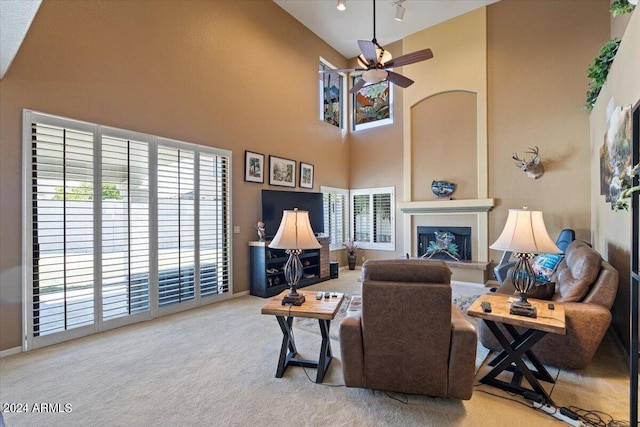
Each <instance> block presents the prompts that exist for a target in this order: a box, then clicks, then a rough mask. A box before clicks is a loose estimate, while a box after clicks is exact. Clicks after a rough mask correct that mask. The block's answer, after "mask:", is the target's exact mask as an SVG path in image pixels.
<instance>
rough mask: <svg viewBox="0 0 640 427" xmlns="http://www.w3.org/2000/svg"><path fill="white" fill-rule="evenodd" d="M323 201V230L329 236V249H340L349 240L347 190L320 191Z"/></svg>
mask: <svg viewBox="0 0 640 427" xmlns="http://www.w3.org/2000/svg"><path fill="white" fill-rule="evenodd" d="M321 191H322V193H323V201H324V229H325V232H327V233H328V234H329V245H330V246H329V247H330V249H341V248H342V243H343V242H346V241H347V240H349V225H348V224H349V217H348V215H347V212H348V204H347V200H348V194H349V192H348V191H347V190H341V189H325V188H323V189H321Z"/></svg>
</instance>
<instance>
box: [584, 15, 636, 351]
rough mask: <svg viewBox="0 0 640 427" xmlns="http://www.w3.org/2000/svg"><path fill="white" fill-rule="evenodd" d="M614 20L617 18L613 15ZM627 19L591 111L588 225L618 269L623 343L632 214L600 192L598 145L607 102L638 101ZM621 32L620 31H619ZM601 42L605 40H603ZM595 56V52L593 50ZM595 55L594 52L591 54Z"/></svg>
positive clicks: (618, 326) (631, 26)
mask: <svg viewBox="0 0 640 427" xmlns="http://www.w3.org/2000/svg"><path fill="white" fill-rule="evenodd" d="M616 19H617V18H616ZM621 19H624V20H626V21H628V26H627V27H626V31H624V38H623V39H622V43H621V44H620V48H619V49H618V53H617V54H616V58H615V61H614V62H613V65H612V66H611V69H610V71H609V75H608V77H607V81H606V83H605V85H604V87H603V88H602V91H601V92H600V95H599V96H598V101H597V102H596V105H595V107H594V108H593V111H592V112H591V117H590V118H591V153H592V155H591V182H592V183H593V184H592V185H591V227H592V229H593V245H594V247H595V248H596V249H597V250H598V251H599V252H600V253H602V255H603V257H604V258H605V259H608V260H609V262H610V263H611V264H612V265H613V266H614V267H615V268H616V269H617V270H618V272H619V274H620V287H619V289H618V296H617V298H616V302H615V304H614V313H613V315H614V319H613V328H614V330H615V331H616V333H617V335H618V337H620V339H621V340H622V342H623V343H625V345H627V346H628V342H629V271H630V270H629V268H630V260H629V258H630V253H631V236H630V230H631V217H630V213H629V212H626V211H618V212H614V211H612V210H611V204H610V203H606V202H605V199H604V196H602V195H600V186H599V182H600V162H599V161H600V158H599V153H600V147H601V146H602V144H603V142H604V134H605V132H606V131H607V129H608V127H609V125H608V117H607V104H609V102H610V101H611V100H612V101H613V102H612V103H613V105H614V106H627V105H636V104H637V103H639V102H640V79H638V76H639V75H640V14H639V13H638V12H637V10H636V11H635V12H634V13H633V14H632V16H631V18H630V19H629V18H628V17H624V16H623V17H621ZM618 31H620V30H618ZM602 44H604V41H603V43H602ZM596 55H597V52H596ZM594 56H595V55H594Z"/></svg>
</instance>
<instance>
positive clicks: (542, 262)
mask: <svg viewBox="0 0 640 427" xmlns="http://www.w3.org/2000/svg"><path fill="white" fill-rule="evenodd" d="M563 257H564V254H540V255H538V256H537V257H536V259H535V260H534V261H533V265H532V266H531V267H532V268H533V271H534V272H535V273H536V282H540V283H546V282H548V281H550V280H551V276H553V273H554V272H555V271H556V268H558V264H560V261H562V258H563Z"/></svg>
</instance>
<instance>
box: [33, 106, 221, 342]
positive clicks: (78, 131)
mask: <svg viewBox="0 0 640 427" xmlns="http://www.w3.org/2000/svg"><path fill="white" fill-rule="evenodd" d="M23 124H24V128H23V129H24V132H23V135H24V141H23V154H24V155H23V158H24V169H23V170H24V174H23V178H24V181H23V182H24V184H23V185H24V193H25V199H24V210H25V212H27V213H30V215H26V216H25V218H24V220H23V226H24V229H25V236H27V238H26V239H25V241H24V242H23V244H24V248H25V251H24V256H23V264H24V265H25V268H26V270H27V272H29V273H28V275H27V279H26V280H25V285H24V286H25V288H24V292H25V295H26V298H25V299H24V310H25V313H27V314H26V315H25V318H26V319H25V320H26V321H25V323H24V325H25V326H24V332H25V334H24V338H25V348H27V349H31V348H36V347H42V346H46V345H50V344H54V343H57V342H62V341H65V340H68V339H72V338H77V337H81V336H85V335H89V334H92V333H95V332H100V331H103V330H106V329H110V328H114V327H118V326H122V325H125V324H129V323H133V322H137V321H141V320H147V319H151V318H154V317H157V316H160V315H164V314H168V313H173V312H176V311H181V310H185V309H189V308H192V307H196V306H198V305H201V304H207V303H211V302H214V301H218V300H220V299H226V298H229V297H230V295H231V293H232V291H233V289H232V281H231V280H232V277H231V276H232V273H231V267H230V266H231V262H232V260H231V253H232V247H231V245H232V242H231V238H230V230H231V227H232V224H231V165H232V162H231V152H230V151H228V150H220V149H215V148H211V147H203V146H198V145H194V144H189V143H184V142H179V141H171V140H168V139H163V138H159V137H154V136H151V135H146V134H141V133H137V132H130V131H126V130H122V129H115V128H109V127H104V126H100V125H95V124H91V123H85V122H79V121H76V120H71V119H66V118H62V117H55V116H50V115H46V114H42V113H36V112H32V111H28V110H25V112H24V122H23ZM164 307H167V308H166V309H165V308H164Z"/></svg>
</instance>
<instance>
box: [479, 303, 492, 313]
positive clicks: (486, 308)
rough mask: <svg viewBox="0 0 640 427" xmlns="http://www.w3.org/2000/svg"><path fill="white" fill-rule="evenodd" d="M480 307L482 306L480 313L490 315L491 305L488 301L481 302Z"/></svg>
mask: <svg viewBox="0 0 640 427" xmlns="http://www.w3.org/2000/svg"><path fill="white" fill-rule="evenodd" d="M480 305H482V311H484V312H485V313H491V303H490V302H489V301H482V303H480Z"/></svg>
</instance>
